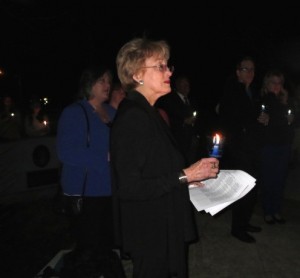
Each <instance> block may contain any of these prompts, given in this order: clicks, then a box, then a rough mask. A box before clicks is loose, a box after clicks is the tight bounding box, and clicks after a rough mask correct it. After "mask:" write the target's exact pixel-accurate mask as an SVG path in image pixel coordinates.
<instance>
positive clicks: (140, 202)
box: [111, 38, 219, 278]
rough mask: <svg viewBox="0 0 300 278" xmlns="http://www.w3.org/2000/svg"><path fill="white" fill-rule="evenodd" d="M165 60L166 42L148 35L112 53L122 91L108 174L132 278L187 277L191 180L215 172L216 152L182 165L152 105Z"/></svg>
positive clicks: (168, 72)
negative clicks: (131, 262) (115, 54)
mask: <svg viewBox="0 0 300 278" xmlns="http://www.w3.org/2000/svg"><path fill="white" fill-rule="evenodd" d="M168 59H169V46H168V44H167V43H166V42H165V41H153V40H149V39H147V38H135V39H133V40H131V41H129V42H127V43H125V44H124V45H123V46H122V47H121V49H120V50H119V52H118V54H117V58H116V64H117V71H118V77H119V79H120V81H121V83H122V86H123V87H124V89H125V91H126V92H127V97H126V98H125V99H124V100H123V101H122V102H121V104H120V106H119V108H118V110H117V114H116V117H115V120H114V122H113V125H112V130H111V163H112V177H113V188H114V189H115V190H116V192H115V194H116V197H117V199H118V205H119V207H118V209H116V212H119V213H118V214H117V213H116V217H120V218H119V219H120V223H119V224H120V226H119V229H118V231H119V232H120V233H121V235H120V238H121V240H122V246H123V250H124V251H125V252H126V253H128V254H130V256H131V258H132V261H133V277H135V278H139V277H140V278H141V277H142V278H148V277H149V278H150V277H151V278H153V277H156V278H167V277H177V278H186V277H187V244H188V243H189V242H191V241H193V240H195V239H196V230H195V226H194V220H193V214H192V205H191V202H190V200H189V192H188V185H189V183H191V182H193V183H195V184H197V185H198V186H201V185H202V184H201V181H202V180H204V179H207V178H214V177H216V176H217V173H218V164H219V162H218V160H217V159H216V158H204V159H202V160H199V161H197V162H196V163H194V164H192V165H190V166H189V165H187V164H186V162H185V158H184V156H183V155H182V153H181V151H180V149H179V148H178V147H177V143H176V141H175V139H174V138H173V136H172V134H171V132H170V130H169V126H168V125H167V124H166V122H165V121H164V120H163V119H162V117H161V116H160V114H159V112H158V111H157V109H156V108H155V107H154V104H155V102H156V101H157V99H158V98H159V97H161V96H163V95H165V94H168V93H169V92H170V91H171V86H170V78H171V76H172V71H173V68H172V67H169V66H168V64H167V62H168ZM116 219H117V218H116Z"/></svg>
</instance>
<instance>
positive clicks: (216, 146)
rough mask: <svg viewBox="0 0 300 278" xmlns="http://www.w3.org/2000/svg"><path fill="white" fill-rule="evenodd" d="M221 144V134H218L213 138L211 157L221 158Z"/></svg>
mask: <svg viewBox="0 0 300 278" xmlns="http://www.w3.org/2000/svg"><path fill="white" fill-rule="evenodd" d="M220 142H221V137H220V135H219V134H217V133H216V135H215V136H214V137H213V148H212V151H211V153H210V157H221V154H220Z"/></svg>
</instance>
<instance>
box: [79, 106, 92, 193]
mask: <svg viewBox="0 0 300 278" xmlns="http://www.w3.org/2000/svg"><path fill="white" fill-rule="evenodd" d="M77 103H78V105H79V106H80V107H81V108H82V110H83V112H84V115H85V118H86V127H87V137H86V146H87V147H89V146H90V122H89V118H88V114H87V112H86V109H85V108H84V106H83V105H82V104H81V103H80V102H77ZM87 172H88V171H87V168H86V169H85V176H84V181H83V188H82V194H81V196H84V193H85V188H86V179H87Z"/></svg>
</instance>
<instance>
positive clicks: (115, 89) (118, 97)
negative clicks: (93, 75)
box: [108, 81, 126, 110]
mask: <svg viewBox="0 0 300 278" xmlns="http://www.w3.org/2000/svg"><path fill="white" fill-rule="evenodd" d="M125 96H126V92H125V91H124V89H123V88H122V85H121V83H120V82H119V81H118V82H114V83H113V84H112V86H111V90H110V94H109V101H108V102H109V104H110V106H112V107H113V108H114V109H116V110H117V109H118V106H119V104H120V102H121V101H122V100H123V98H124V97H125Z"/></svg>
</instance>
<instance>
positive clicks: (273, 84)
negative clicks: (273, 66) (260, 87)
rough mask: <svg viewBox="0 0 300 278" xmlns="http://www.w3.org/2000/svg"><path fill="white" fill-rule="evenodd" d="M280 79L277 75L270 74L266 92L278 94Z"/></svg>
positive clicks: (280, 87)
mask: <svg viewBox="0 0 300 278" xmlns="http://www.w3.org/2000/svg"><path fill="white" fill-rule="evenodd" d="M282 85H283V84H282V79H281V78H280V77H279V76H275V75H274V76H272V77H271V78H270V80H269V82H268V83H267V90H268V92H271V93H274V94H275V95H279V93H280V92H281V90H282Z"/></svg>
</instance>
